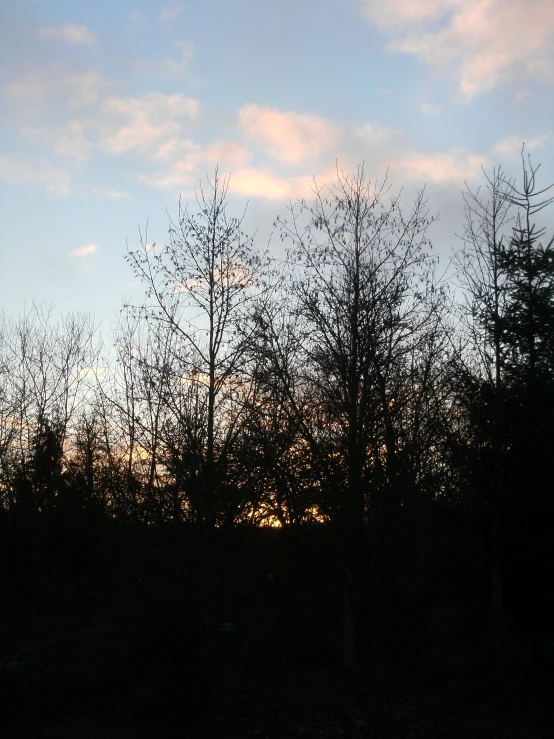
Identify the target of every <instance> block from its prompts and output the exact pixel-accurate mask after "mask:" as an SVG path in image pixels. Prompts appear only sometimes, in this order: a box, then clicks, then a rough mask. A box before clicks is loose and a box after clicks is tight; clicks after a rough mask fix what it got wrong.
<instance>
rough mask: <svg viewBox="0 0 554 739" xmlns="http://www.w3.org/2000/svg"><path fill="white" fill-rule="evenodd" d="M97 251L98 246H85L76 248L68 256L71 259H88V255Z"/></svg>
mask: <svg viewBox="0 0 554 739" xmlns="http://www.w3.org/2000/svg"><path fill="white" fill-rule="evenodd" d="M97 250H98V246H97V245H96V244H87V245H86V246H78V247H77V249H74V250H73V251H72V252H70V254H71V256H72V257H88V256H89V254H93V253H94V252H95V251H97Z"/></svg>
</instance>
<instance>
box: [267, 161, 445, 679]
mask: <svg viewBox="0 0 554 739" xmlns="http://www.w3.org/2000/svg"><path fill="white" fill-rule="evenodd" d="M388 193H389V187H388V185H387V184H386V182H384V183H382V184H381V185H372V184H371V182H370V181H368V179H367V178H366V175H365V171H364V168H363V166H361V167H360V168H359V169H358V171H357V173H356V174H354V175H353V176H352V177H349V176H346V175H344V174H342V173H341V172H338V173H337V180H336V182H335V184H334V186H333V188H332V189H331V192H330V194H329V195H326V194H325V191H324V189H323V188H319V187H317V186H314V199H313V201H312V202H311V203H306V202H305V201H299V202H296V203H291V204H290V207H289V215H288V217H287V219H279V221H278V222H279V224H280V226H281V234H282V237H283V239H284V240H288V241H289V242H291V244H292V246H291V248H290V250H289V260H290V262H291V263H292V264H293V267H292V271H291V274H290V283H289V284H288V285H287V291H288V293H289V295H291V296H292V297H291V307H290V310H291V314H292V320H293V322H294V332H293V334H294V339H292V341H293V343H294V352H295V353H296V359H295V362H294V364H291V362H290V352H289V351H288V350H285V347H284V344H283V339H282V335H283V333H282V331H279V330H276V329H275V325H274V321H273V318H272V315H271V311H270V310H268V309H267V308H266V309H262V310H261V311H260V313H259V316H258V325H259V326H260V327H261V329H260V330H261V335H262V336H263V338H264V341H265V343H266V349H265V352H266V355H267V356H270V357H271V360H270V361H271V362H272V372H273V374H274V376H275V377H276V378H279V380H280V382H281V386H282V391H283V392H284V393H285V395H286V396H287V398H288V402H289V408H290V410H291V412H293V413H295V414H296V417H297V419H298V423H299V424H300V426H301V428H302V432H303V434H304V435H305V439H306V441H307V442H308V444H309V446H310V449H311V450H312V453H313V455H314V458H317V459H318V460H319V462H320V464H321V469H322V470H324V471H325V472H324V473H323V479H322V484H323V485H324V486H325V485H327V487H328V489H329V492H328V494H327V500H328V510H329V512H330V513H331V516H332V517H333V518H334V520H335V521H336V522H337V523H339V524H340V528H341V530H342V542H343V555H344V556H343V567H342V572H343V593H344V599H343V661H344V663H345V665H351V664H353V662H354V659H355V641H356V639H355V611H356V598H357V591H358V584H359V574H358V572H357V569H358V566H359V565H358V562H359V559H360V550H361V548H362V545H363V539H364V536H363V533H362V529H363V527H364V522H365V521H366V522H371V521H372V520H373V515H374V513H375V510H376V506H378V505H379V502H378V496H377V495H376V493H377V490H376V487H375V481H376V476H375V474H374V473H375V470H376V467H377V466H378V465H379V461H380V460H381V459H382V449H383V447H384V448H385V449H386V455H385V459H386V463H385V467H384V468H383V470H382V473H383V474H382V480H381V486H382V485H383V484H385V486H386V487H387V488H388V490H389V493H390V495H391V496H392V495H393V493H394V492H395V491H396V490H397V485H396V484H395V483H394V478H395V475H396V472H395V466H396V459H397V456H398V455H397V452H398V450H397V444H396V439H395V433H394V429H393V425H392V419H391V409H392V407H393V405H394V403H395V396H394V385H395V381H396V378H397V377H398V371H399V368H400V367H401V366H402V365H403V364H404V363H405V361H406V358H407V357H408V356H409V355H410V353H411V352H413V351H414V348H415V347H417V346H419V345H420V343H421V342H422V341H423V339H424V336H425V335H426V333H427V330H428V328H429V327H430V326H431V325H434V323H435V322H436V312H437V306H438V305H439V303H440V301H439V300H437V298H438V294H436V295H435V293H434V291H435V285H434V283H433V280H432V273H431V269H430V268H431V266H432V265H431V261H430V259H429V257H428V256H427V253H426V247H427V246H428V242H427V239H426V230H427V227H428V226H429V224H430V223H431V222H432V220H433V219H432V218H429V216H428V214H427V211H426V207H425V201H424V198H423V194H422V193H420V194H419V195H418V197H417V199H416V201H415V203H414V205H413V207H412V208H411V210H410V212H409V213H408V215H407V216H405V215H404V214H403V212H402V209H401V207H400V196H399V195H398V196H393V197H391V198H390V200H389V199H388ZM264 311H265V312H264ZM287 335H289V336H290V333H289V334H287ZM371 538H372V540H373V538H374V537H371ZM373 561H374V559H373ZM373 580H374V578H373ZM373 600H375V593H374V594H373ZM374 606H375V604H374Z"/></svg>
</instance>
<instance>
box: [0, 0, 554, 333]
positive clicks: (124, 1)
mask: <svg viewBox="0 0 554 739" xmlns="http://www.w3.org/2000/svg"><path fill="white" fill-rule="evenodd" d="M0 70H1V71H0V108H1V111H0V112H1V115H0V195H1V199H0V203H1V205H0V208H1V211H2V212H1V218H0V310H2V309H4V311H5V312H6V313H8V314H10V315H16V314H17V313H19V312H21V311H22V310H24V308H25V306H26V305H27V306H28V305H29V304H30V303H31V301H33V300H35V301H45V302H48V303H55V304H56V305H57V306H58V308H59V309H61V310H62V311H64V312H67V311H74V310H79V311H91V312H93V313H94V314H95V316H96V317H97V320H98V322H101V323H102V325H103V326H107V325H109V324H110V322H111V321H113V320H114V319H115V316H116V314H117V311H118V310H119V308H120V307H121V305H122V302H123V299H124V297H127V298H130V299H131V300H133V301H139V300H140V295H141V291H142V286H141V285H140V283H138V282H137V281H136V279H135V278H134V277H133V274H132V272H131V270H130V267H129V266H128V264H127V263H126V262H125V259H124V256H125V254H126V250H127V248H128V247H130V248H135V247H136V246H137V245H138V243H139V230H142V232H143V234H144V233H145V232H146V227H147V225H148V231H147V237H146V238H147V240H148V241H149V242H154V241H156V242H158V243H164V241H167V229H168V216H171V217H173V218H174V217H176V215H177V207H178V201H179V197H180V196H181V197H182V199H183V201H184V202H187V201H188V200H189V199H190V198H192V197H193V194H194V189H195V187H197V186H198V182H199V180H202V179H203V180H204V181H205V178H206V176H208V175H210V174H213V172H214V168H215V166H216V165H217V166H219V170H220V172H221V173H224V174H226V173H230V174H231V179H230V184H229V194H230V208H231V210H232V211H233V212H235V213H236V214H237V215H238V214H240V213H242V212H243V210H244V208H245V206H246V205H247V206H248V207H247V211H246V217H245V221H244V230H246V231H247V232H248V233H250V234H254V233H255V234H256V236H255V239H256V242H257V243H259V245H260V246H264V245H265V244H267V243H268V242H269V244H270V248H271V250H272V251H273V252H274V253H277V252H278V251H279V250H280V249H281V248H282V247H281V246H280V243H279V240H278V239H277V238H276V235H275V233H273V234H272V224H273V222H274V220H275V218H276V217H277V216H278V215H279V214H281V215H282V214H284V213H285V209H286V205H287V203H288V202H289V201H290V199H293V200H294V199H296V198H301V197H310V195H311V190H312V187H313V182H314V178H315V180H316V182H317V183H318V184H319V185H322V184H326V183H331V182H332V180H333V178H334V174H335V171H336V166H337V164H338V166H339V167H340V169H341V170H343V171H345V172H351V171H354V170H355V168H356V166H357V165H358V163H360V162H364V163H365V169H366V173H367V174H368V176H369V177H370V178H371V179H373V180H379V179H380V178H382V177H383V176H384V175H385V173H387V171H388V179H389V182H390V183H391V184H392V186H393V189H394V190H395V191H398V190H399V189H400V188H402V189H403V197H405V199H406V206H407V207H408V206H409V203H410V200H411V199H413V196H414V194H415V192H416V191H417V190H418V189H419V188H421V187H422V186H424V185H425V186H426V194H427V197H428V199H429V208H430V211H431V213H433V214H437V215H438V216H439V220H438V222H437V223H435V224H434V225H433V226H432V228H431V231H430V234H429V235H430V237H431V240H432V241H433V244H434V248H435V250H436V251H437V253H438V254H439V255H440V257H441V260H442V261H443V263H445V264H446V263H448V260H449V258H450V255H451V253H452V249H455V248H457V247H458V246H459V239H457V237H456V236H455V234H456V233H461V231H462V228H463V201H462V197H461V192H462V190H463V188H464V183H467V185H469V186H470V187H472V188H476V187H478V186H479V184H480V183H482V170H481V168H482V167H485V169H487V170H488V169H490V168H491V167H492V166H493V165H497V164H501V165H502V166H503V167H504V169H505V170H506V171H507V172H508V173H509V174H514V175H517V174H518V173H519V171H520V169H521V160H520V152H521V147H522V143H523V142H525V146H526V150H527V151H528V152H529V153H530V154H531V156H532V161H533V163H535V164H538V163H542V166H541V169H540V170H539V171H540V178H539V184H541V185H548V184H550V183H551V182H554V94H553V93H554V3H553V2H552V0H202V2H199V1H198V0H197V1H196V2H194V1H193V0H182V1H177V0H169V1H168V2H165V1H161V2H157V1H156V0H148V2H146V1H145V0H143V1H138V2H137V1H135V0H131V1H128V0H119V2H117V3H114V2H113V0H110V2H108V0H95V2H94V3H91V2H88V1H87V2H85V0H71V1H70V0H18V2H5V3H2V4H1V8H0ZM547 218H549V219H550V224H552V225H554V217H552V215H550V216H547Z"/></svg>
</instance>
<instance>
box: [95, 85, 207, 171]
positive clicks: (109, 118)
mask: <svg viewBox="0 0 554 739" xmlns="http://www.w3.org/2000/svg"><path fill="white" fill-rule="evenodd" d="M198 111H199V102H198V100H196V99H195V98H190V97H185V96H184V95H181V94H180V93H176V94H173V95H164V94H162V93H159V92H150V93H147V94H145V95H142V96H141V97H115V96H114V97H110V98H108V99H106V100H105V101H104V103H103V104H102V107H101V111H100V115H99V117H98V126H99V127H100V129H101V131H102V133H101V146H102V148H103V149H105V150H106V151H109V152H112V153H115V154H125V153H128V152H136V153H138V154H142V155H144V156H148V157H152V158H154V159H163V158H167V157H171V156H174V155H175V151H176V147H177V146H178V144H179V143H180V141H181V139H182V135H183V127H184V124H189V123H190V122H191V121H193V120H194V119H195V118H196V117H197V116H198Z"/></svg>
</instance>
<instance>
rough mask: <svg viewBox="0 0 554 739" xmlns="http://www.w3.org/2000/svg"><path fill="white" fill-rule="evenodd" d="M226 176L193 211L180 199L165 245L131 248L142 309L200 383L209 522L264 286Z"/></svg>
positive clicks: (187, 374)
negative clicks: (251, 315)
mask: <svg viewBox="0 0 554 739" xmlns="http://www.w3.org/2000/svg"><path fill="white" fill-rule="evenodd" d="M228 184H229V179H228V178H223V179H222V178H221V177H220V176H219V173H218V171H217V169H216V171H215V174H214V177H213V179H212V180H208V191H205V190H204V188H203V186H200V190H199V192H198V193H197V197H196V200H197V206H198V213H197V214H194V215H192V214H190V213H189V211H188V209H187V208H186V207H183V206H181V204H180V205H179V217H178V220H177V221H176V222H173V221H171V222H170V229H169V235H170V243H169V244H168V245H166V246H157V245H154V246H151V245H149V244H148V243H146V241H144V240H143V241H142V245H141V248H140V249H138V250H135V251H130V252H129V254H128V261H129V263H130V265H131V266H132V268H133V270H134V272H135V274H136V275H137V276H138V277H139V278H140V279H141V280H142V281H143V282H144V284H145V286H146V302H145V304H144V305H143V306H141V308H140V312H141V313H142V315H143V316H144V317H145V318H146V320H147V321H149V322H150V323H151V324H152V326H157V327H159V328H160V330H169V331H170V332H172V333H173V334H174V343H173V344H172V346H173V352H174V357H175V360H176V363H177V366H178V372H179V373H180V375H179V377H180V381H181V382H182V383H185V384H186V383H189V384H190V385H192V386H194V388H195V390H198V393H199V395H198V397H197V398H196V399H195V402H199V403H200V405H202V406H203V410H202V413H201V415H200V417H201V418H202V419H203V422H204V423H205V426H204V427H203V429H202V435H201V439H202V449H201V458H200V462H201V468H200V470H199V479H198V489H199V490H201V501H202V520H203V522H204V524H205V525H206V527H207V529H208V530H209V529H213V527H214V526H215V523H216V519H217V508H218V473H217V464H216V462H217V458H218V455H219V454H220V453H221V451H222V450H223V449H224V448H225V445H226V443H227V442H226V440H227V441H228V439H229V433H230V430H231V429H233V427H234V421H233V419H234V418H235V416H236V413H237V411H239V410H240V407H241V403H240V400H239V399H238V397H239V395H240V393H238V392H236V390H235V388H236V387H237V386H238V384H239V383H240V382H241V380H242V375H241V373H242V372H243V369H244V363H245V361H246V354H245V352H246V347H247V346H248V343H249V340H250V337H249V335H248V333H245V332H244V328H245V326H247V323H246V315H247V310H248V306H249V304H250V302H251V301H252V299H253V297H254V296H255V295H256V294H257V293H259V291H260V290H261V289H262V287H263V277H264V273H265V269H266V266H267V265H266V262H265V257H264V255H263V254H260V253H258V252H257V251H256V250H255V249H254V247H253V240H252V238H251V237H247V236H245V234H244V233H243V232H242V218H239V219H238V218H234V217H230V216H228V215H227V190H228ZM239 329H240V330H239ZM156 330H157V329H156ZM175 376H176V377H177V375H175ZM204 403H205V405H204ZM197 438H200V437H197Z"/></svg>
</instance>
